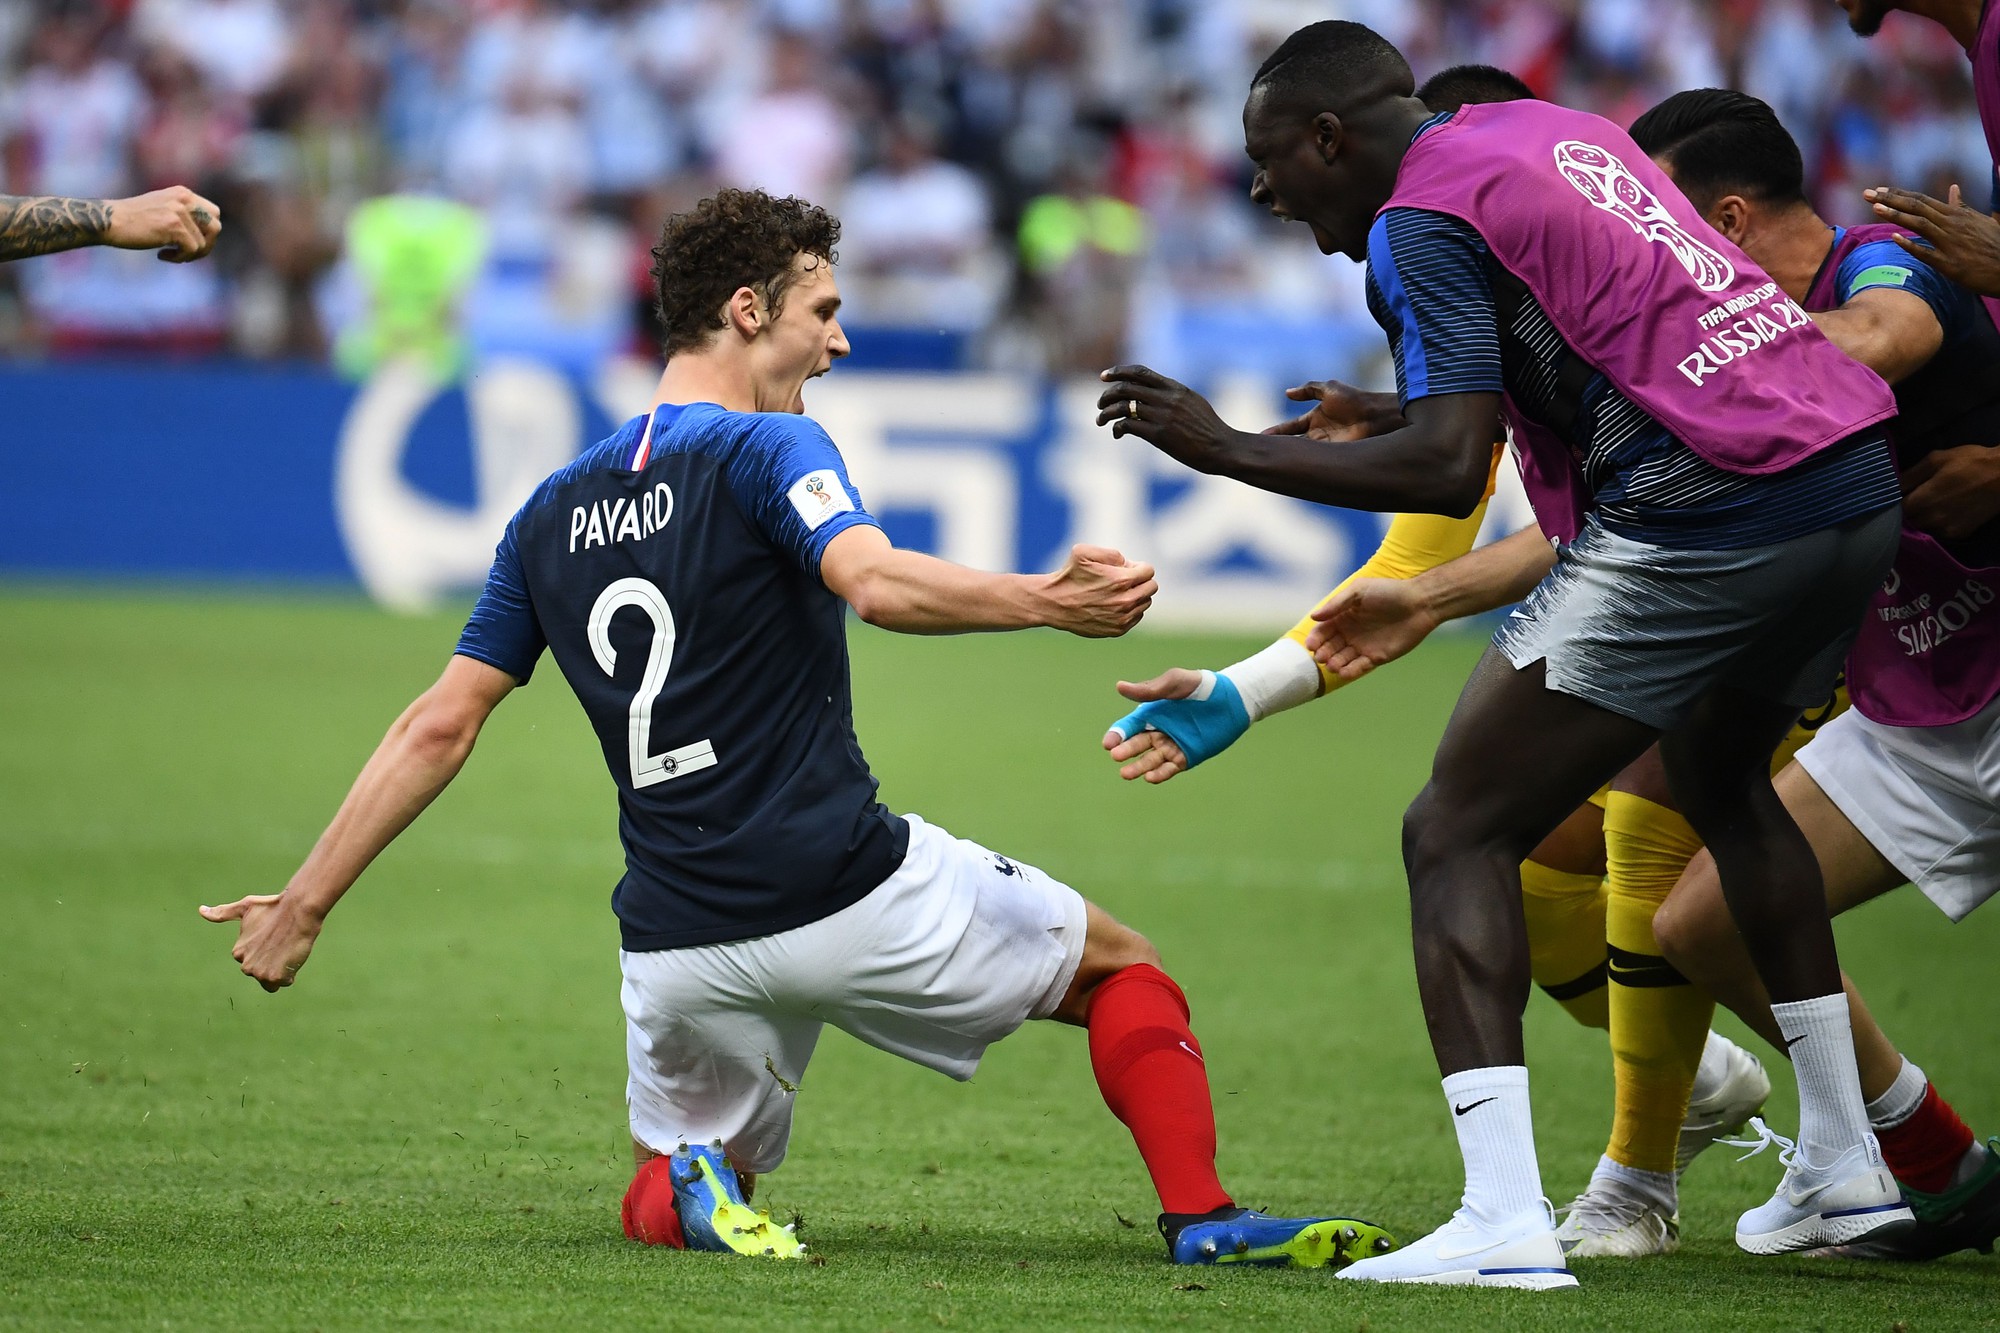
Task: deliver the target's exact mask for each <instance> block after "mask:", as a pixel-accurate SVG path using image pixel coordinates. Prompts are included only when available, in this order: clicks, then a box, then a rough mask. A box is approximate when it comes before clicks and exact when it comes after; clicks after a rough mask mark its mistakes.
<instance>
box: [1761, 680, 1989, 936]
mask: <svg viewBox="0 0 2000 1333" xmlns="http://www.w3.org/2000/svg"><path fill="white" fill-rule="evenodd" d="M1798 764H1799V767H1801V768H1803V769H1805V771H1806V772H1807V773H1809V774H1811V775H1812V780H1813V781H1814V782H1816V783H1818V784H1819V789H1820V790H1821V791H1823V792H1825V793H1826V796H1827V799H1828V800H1830V801H1832V802H1833V803H1834V805H1835V806H1837V807H1839V809H1840V813H1841V814H1843V815H1845V816H1847V822H1848V823H1850V824H1852V825H1854V827H1855V828H1856V829H1858V830H1860V832H1861V835H1862V836H1863V837H1865V838H1867V839H1868V841H1869V842H1870V843H1872V844H1874V847H1875V850H1876V851H1878V852H1880V853H1882V858H1883V859H1884V860H1886V861H1887V862H1888V863H1889V864H1890V865H1892V866H1894V867H1896V869H1898V870H1900V871H1902V872H1903V874H1904V875H1905V876H1907V877H1908V879H1909V881H1910V882H1911V883H1912V884H1915V885H1916V886H1917V887H1918V888H1920V889H1922V890H1923V891H1924V896H1925V897H1927V898H1929V899H1930V900H1931V901H1932V902H1934V903H1936V904H1937V905H1938V908H1939V909H1940V910H1941V911H1943V912H1944V914H1945V915H1946V916H1948V917H1950V918H1951V919H1952V920H1953V921H1962V920H1964V919H1965V916H1966V914H1967V913H1968V912H1970V911H1971V910H1972V909H1973V908H1975V907H1977V906H1979V904H1981V903H1983V902H1985V901H1986V900H1987V899H1988V898H1990V897H1992V896H1993V891H1994V890H1995V889H1996V888H2000V700H1995V701H1994V702H1993V703H1990V704H1988V705H1986V707H1985V708H1984V709H1982V710H1981V711H1979V712H1977V713H1975V714H1973V715H1972V716H1971V717H1969V718H1967V719H1966V720H1965V721H1963V722H1955V723H1953V724H1952V725H1951V726H1948V727H1887V726H1883V725H1882V724H1881V723H1880V722H1871V721H1869V720H1868V719H1867V718H1865V717H1863V716H1862V715H1861V712H1860V710H1859V709H1854V708H1850V709H1848V710H1847V711H1846V712H1845V713H1842V714H1841V715H1840V716H1839V717H1836V718H1834V719H1833V720H1832V721H1831V722H1829V723H1827V724H1826V725H1825V726H1823V727H1821V728H1820V729H1819V734H1818V735H1816V736H1815V737H1813V739H1812V743H1811V744H1809V745H1807V746H1806V747H1805V748H1804V749H1803V750H1800V751H1799V753H1798Z"/></svg>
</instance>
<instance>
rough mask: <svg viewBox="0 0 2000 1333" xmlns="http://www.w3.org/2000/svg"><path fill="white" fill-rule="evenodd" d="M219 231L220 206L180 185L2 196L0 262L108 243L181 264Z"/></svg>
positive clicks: (205, 246) (199, 253) (200, 253)
mask: <svg viewBox="0 0 2000 1333" xmlns="http://www.w3.org/2000/svg"><path fill="white" fill-rule="evenodd" d="M221 231H222V210H221V209H219V208H217V207H216V206H215V205H214V204H212V203H210V202H209V201H208V200H206V199H204V198H202V197H201V196H200V195H198V194H196V193H195V192H194V191H193V190H190V189H188V188H187V187H186V186H184V185H171V186H168V187H167V188H166V189H164V190H155V191H153V192H152V193H151V194H142V195H136V196H134V197H133V198H130V199H65V198H61V197H59V196H55V195H36V196H25V197H24V196H19V195H0V261H5V260H9V259H26V258H29V257H31V256H33V255H47V254H54V253H56V252H57V251H59V250H75V249H77V248H79V247H81V246H86V245H110V246H115V247H117V248H118V249H121V250H158V251H159V252H160V258H162V259H166V260H171V261H173V262H175V263H181V264H185V263H187V262H189V261H190V260H195V259H200V258H201V257H202V256H203V255H205V254H207V253H208V252H209V250H210V249H211V248H213V246H214V245H215V238H216V236H217V235H218V234H219V233H220V232H221Z"/></svg>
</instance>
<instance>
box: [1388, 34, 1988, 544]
mask: <svg viewBox="0 0 2000 1333" xmlns="http://www.w3.org/2000/svg"><path fill="white" fill-rule="evenodd" d="M1996 3H2000V0H1996ZM1384 208H1385V209H1388V208H1421V209H1428V210H1430V211H1432V212H1436V213H1444V214H1447V215H1449V216H1451V217H1455V218H1459V219H1461V220H1462V221H1464V222H1466V223H1468V224H1469V225H1471V226H1472V228H1473V229H1474V230H1476V231H1477V232H1478V233H1479V234H1480V236H1481V237H1482V238H1483V239H1484V240H1485V242H1486V244H1487V246H1488V247H1489V248H1490V249H1491V250H1492V252H1493V256H1494V258H1495V259H1496V260H1497V261H1498V262H1499V264H1500V266H1501V267H1502V268H1505V269H1506V270H1507V271H1508V272H1510V273H1512V274H1514V275H1515V276H1516V277H1517V278H1519V279H1520V280H1521V281H1522V282H1523V283H1525V284H1526V285H1527V287H1528V289H1529V290H1530V291H1531V292H1533V293H1534V295H1535V298H1536V299H1537V300H1538V301H1540V302H1541V305H1542V308H1543V310H1544V311H1545V312H1546V313H1547V314H1548V316H1549V319H1550V321H1551V322H1552V323H1554V325H1555V326H1556V328H1557V330H1558V331H1559V332H1560V333H1561V334H1562V335H1563V337H1564V339H1565V340H1566V341H1567V342H1568V343H1569V345H1570V347H1571V348H1572V349H1573V350H1574V351H1575V352H1576V353H1577V354H1578V355H1580V356H1581V357H1583V358H1584V360H1585V361H1587V362H1589V363H1590V364H1591V365H1592V366H1594V367H1596V368H1597V369H1598V370H1599V371H1601V372H1602V373H1603V374H1604V375H1605V377H1606V378H1607V379H1609V380H1610V381H1611V383H1612V384H1613V385H1615V386H1616V387H1617V388H1618V389H1619V390H1620V391H1621V392H1623V393H1624V394H1625V396H1626V397H1628V398H1630V399H1632V401H1633V402H1635V403H1637V404H1638V405H1639V406H1640V407H1642V408H1644V409H1645V410H1646V411H1647V412H1648V413H1650V414H1651V415H1652V416H1653V417H1654V419H1656V420H1657V421H1659V422H1660V424H1661V425H1663V426H1664V427H1666V429H1667V430H1669V431H1670V432H1672V433H1673V435H1674V436H1675V437H1676V438H1678V439H1679V440H1681V441H1682V442H1684V443H1685V444H1686V445H1687V446H1688V447H1689V448H1691V449H1693V450H1694V451H1695V452H1696V453H1697V454H1700V455H1701V456H1702V457H1703V458H1705V459H1707V460H1708V461H1709V462H1711V463H1713V464H1715V465H1716V466H1718V467H1721V468H1724V469H1727V470H1728V471H1731V472H1740V473H1748V474H1764V473H1772V472H1782V471H1784V470H1785V469H1786V468H1789V467H1793V466H1795V465H1797V464H1798V463H1801V462H1803V461H1804V460H1805V459H1807V458H1810V457H1811V456H1813V455H1814V454H1816V453H1818V452H1820V451H1821V450H1823V449H1826V448H1827V447H1828V446H1830V445H1832V444H1835V443H1837V442H1839V441H1840V440H1843V439H1845V438H1847V437H1848V436H1850V435H1852V434H1854V433H1855V432H1856V431H1859V430H1862V429H1864V428H1865V427H1868V426H1871V425H1874V424H1875V423H1877V422H1880V421H1884V420H1887V419H1888V418H1889V417H1891V416H1893V415H1895V411H1896V405H1895V400H1894V399H1893V398H1892V397H1891V396H1890V393H1889V386H1888V385H1886V384H1884V383H1883V382H1882V380H1881V378H1880V377H1878V376H1877V375H1876V374H1875V373H1874V372H1873V371H1871V370H1869V369H1867V368H1866V367H1865V366H1862V365H1861V364H1860V363H1859V362H1856V361H1853V360H1850V359H1849V358H1848V357H1847V356H1846V355H1845V354H1844V353H1842V352H1841V351H1840V350H1839V349H1838V348H1836V347H1834V346H1833V344H1832V343H1830V342H1828V341H1827V340H1826V338H1825V337H1824V336H1823V335H1822V334H1821V333H1820V332H1819V330H1818V329H1816V328H1814V327H1813V324H1812V321H1811V320H1809V319H1807V318H1806V314H1805V311H1804V310H1802V309H1800V308H1799V306H1798V305H1797V303H1795V302H1793V301H1792V300H1791V299H1790V298H1788V297H1787V296H1786V295H1785V294H1784V293H1783V292H1782V291H1780V290H1779V289H1778V285H1777V284H1776V283H1775V282H1773V281H1772V280H1771V279H1770V278H1769V277H1768V276H1767V275H1766V274H1765V273H1764V272H1763V270H1761V269H1759V268H1758V267H1757V266H1756V265H1755V264H1753V263H1751V262H1750V259H1749V257H1748V256H1746V255H1745V254H1744V253H1743V252H1742V251H1741V250H1738V249H1737V248H1736V247H1735V246H1733V245H1731V244H1730V243H1729V242H1728V241H1727V240H1725V239H1723V237H1722V236H1721V235H1719V234H1718V233H1717V232H1716V231H1715V230H1714V229H1713V228H1711V227H1709V226H1708V225H1707V224H1706V223H1704V222H1702V221H1701V220H1700V218H1698V217H1695V216H1693V209H1692V208H1691V206H1690V205H1689V204H1688V203H1687V201H1686V200H1685V199H1684V198H1683V197H1682V196H1681V194H1680V192H1679V191H1678V190H1677V189H1675V187H1674V186H1673V184H1672V182H1671V181H1669V180H1668V179H1667V178H1666V176H1665V175H1664V174H1663V173H1662V172H1661V171H1660V170H1659V168H1657V167H1655V166H1654V165H1653V163H1652V162H1651V161H1650V160H1649V159H1648V158H1647V157H1646V155H1645V154H1644V153H1643V152H1641V151H1640V149H1639V147H1638V145H1636V144H1634V143H1633V142H1632V140H1631V139H1630V137H1628V136H1627V135H1626V134H1625V132H1624V131H1623V130H1621V129H1619V128H1618V127H1617V126H1616V125H1613V124H1612V123H1611V122H1610V121H1607V120H1603V119H1601V118H1599V117H1597V116H1592V115H1586V114H1585V113H1583V112H1580V111H1571V110H1569V109H1567V108H1564V107H1559V106H1554V105H1552V104H1550V103H1547V102H1538V101H1527V100H1523V101H1518V102H1500V103H1492V104H1484V105H1477V104H1476V105H1470V106H1467V107H1464V108H1463V109H1461V110H1460V111H1459V112H1457V113H1456V114H1455V115H1453V116H1452V118H1451V119H1450V120H1448V121H1446V122H1445V123H1444V124H1442V125H1439V126H1437V127H1436V128H1434V129H1431V130H1429V131H1426V132H1425V133H1424V134H1422V135H1421V136H1419V137H1418V139H1417V140H1416V142H1415V143H1413V144H1412V145H1411V146H1410V150H1409V152H1408V154H1407V155H1406V156H1405V157H1404V159H1403V165H1402V168H1401V170H1400V171H1399V172H1398V174H1397V177H1396V189H1395V193H1394V194H1393V195H1391V196H1390V198H1389V201H1388V203H1387V204H1386V205H1384ZM1676 209H1678V210H1679V212H1678V214H1677V213H1676V211H1675V210H1676ZM1683 218H1685V219H1686V220H1685V221H1683ZM1508 419H1509V422H1510V424H1511V425H1512V427H1513V431H1514V440H1515V444H1516V446H1517V447H1518V448H1519V450H1520V451H1521V456H1522V477H1523V480H1524V482H1525V483H1526V485H1527V489H1528V495H1529V499H1530V500H1531V501H1533V502H1534V503H1535V505H1536V513H1537V515H1538V516H1539V517H1540V518H1541V519H1542V523H1543V526H1544V530H1545V531H1548V532H1549V533H1550V535H1551V536H1558V537H1559V536H1563V535H1565V534H1564V531H1563V529H1569V528H1571V527H1572V524H1573V523H1574V522H1576V521H1580V520H1578V519H1576V518H1574V517H1573V514H1576V513H1579V512H1587V510H1588V508H1589V504H1590V502H1589V498H1588V496H1587V495H1586V494H1585V493H1584V492H1583V485H1582V479H1581V477H1580V476H1579V475H1578V474H1577V467H1576V462H1575V459H1574V458H1573V456H1572V453H1571V450H1570V449H1569V447H1568V446H1567V445H1566V444H1565V443H1564V442H1563V441H1562V440H1561V439H1560V438H1559V437H1557V436H1556V435H1555V434H1554V432H1552V431H1550V430H1548V429H1547V428H1545V427H1542V426H1540V425H1539V424H1538V423H1535V422H1533V421H1532V420H1529V419H1528V418H1526V417H1525V415H1524V414H1522V413H1521V412H1520V411H1519V410H1518V409H1517V408H1516V407H1515V405H1514V404H1512V403H1511V401H1510V402H1509V403H1508ZM1544 505H1546V506H1548V508H1547V509H1546V510H1545V509H1544V508H1543V506H1544ZM1570 535H1573V531H1572V532H1571V534H1570Z"/></svg>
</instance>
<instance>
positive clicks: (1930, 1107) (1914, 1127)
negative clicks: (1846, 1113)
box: [1875, 1083, 1972, 1194]
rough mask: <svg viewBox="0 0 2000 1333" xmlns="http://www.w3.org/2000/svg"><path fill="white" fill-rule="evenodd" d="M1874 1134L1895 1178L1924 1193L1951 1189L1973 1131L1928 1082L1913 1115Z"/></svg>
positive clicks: (1940, 1192) (1970, 1147)
mask: <svg viewBox="0 0 2000 1333" xmlns="http://www.w3.org/2000/svg"><path fill="white" fill-rule="evenodd" d="M1875 1137H1876V1139H1877V1140H1879V1141H1880V1142H1881V1144H1882V1160H1883V1161H1885V1162H1887V1163H1888V1164H1889V1170H1890V1171H1891V1172H1893V1173H1894V1175H1895V1177H1896V1179H1897V1180H1899V1181H1901V1182H1902V1183H1903V1184H1905V1185H1908V1186H1909V1187H1910V1188H1911V1189H1913V1190H1922V1191H1923V1192H1924V1193H1925V1194H1942V1193H1944V1192H1945V1191H1946V1190H1948V1189H1950V1188H1951V1186H1952V1180H1953V1177H1954V1176H1955V1175H1956V1174H1957V1171H1958V1164H1959V1161H1960V1160H1961V1159H1963V1158H1964V1156H1965V1154H1966V1153H1968V1152H1970V1151H1972V1131H1971V1130H1970V1129H1969V1128H1967V1127H1966V1124H1965V1122H1964V1121H1963V1120H1960V1119H1959V1118H1958V1112H1956V1111H1954V1110H1952V1109H1951V1103H1950V1102H1948V1101H1946V1100H1945V1099H1944V1098H1942V1097H1940V1096H1938V1092H1937V1089H1936V1088H1935V1087H1933V1086H1932V1085H1930V1084H1928V1083H1926V1084H1925V1085H1924V1099H1923V1101H1921V1102H1919V1103H1918V1104H1917V1109H1916V1110H1915V1111H1914V1112H1912V1113H1911V1115H1910V1118H1909V1119H1908V1120H1905V1121H1904V1122H1903V1123H1902V1124H1900V1125H1897V1126H1895V1127H1894V1128H1892V1129H1881V1130H1877V1131H1875Z"/></svg>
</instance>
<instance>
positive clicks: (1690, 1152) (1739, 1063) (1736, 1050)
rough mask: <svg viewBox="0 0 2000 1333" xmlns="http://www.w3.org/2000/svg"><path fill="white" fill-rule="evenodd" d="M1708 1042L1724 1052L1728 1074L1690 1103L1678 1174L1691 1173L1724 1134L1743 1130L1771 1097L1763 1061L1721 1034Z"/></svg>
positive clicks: (1677, 1158)
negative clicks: (1695, 1162)
mask: <svg viewBox="0 0 2000 1333" xmlns="http://www.w3.org/2000/svg"><path fill="white" fill-rule="evenodd" d="M1708 1040H1709V1045H1710V1047H1711V1048H1720V1049H1721V1051H1722V1054H1723V1058H1724V1060H1725V1061H1726V1070H1727V1072H1726V1073H1725V1074H1724V1075H1723V1077H1722V1080H1721V1081H1720V1082H1719V1083H1717V1084H1716V1085H1715V1086H1714V1087H1713V1088H1701V1087H1697V1088H1696V1089H1695V1090H1694V1092H1695V1095H1694V1096H1693V1097H1691V1098H1690V1099H1689V1100H1688V1109H1687V1119H1685V1120H1683V1121H1682V1122H1681V1141H1680V1146H1679V1147H1678V1148H1677V1149H1675V1151H1674V1170H1675V1171H1677V1172H1679V1171H1685V1170H1687V1169H1688V1163H1690V1162H1692V1161H1693V1160H1694V1159H1695V1158H1697V1157H1699V1156H1701V1154H1702V1153H1703V1152H1705V1151H1707V1149H1708V1147H1709V1145H1710V1144H1712V1143H1714V1142H1716V1141H1717V1140H1718V1139H1720V1138H1721V1137H1722V1136H1723V1135H1725V1134H1734V1133H1736V1132H1737V1131H1738V1130H1740V1129H1742V1128H1743V1126H1744V1125H1745V1124H1747V1123H1749V1120H1750V1117H1751V1116H1753V1115H1756V1114H1757V1113H1758V1112H1759V1111H1761V1110H1763V1109H1764V1102H1765V1101H1766V1100H1767V1099H1768V1098H1769V1097H1770V1095H1771V1076H1770V1075H1769V1074H1767V1073H1765V1072H1764V1064H1763V1062H1762V1061H1761V1060H1759V1059H1758V1058H1757V1057H1756V1056H1754V1055H1752V1054H1750V1052H1748V1051H1746V1050H1744V1049H1743V1048H1742V1047H1741V1046H1738V1045H1737V1044H1736V1043H1735V1042H1733V1041H1731V1040H1729V1038H1727V1037H1725V1036H1722V1035H1720V1034H1719V1033H1715V1032H1711V1033H1709V1034H1708Z"/></svg>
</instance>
